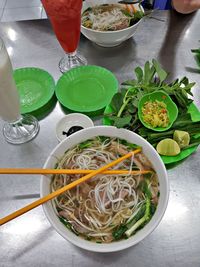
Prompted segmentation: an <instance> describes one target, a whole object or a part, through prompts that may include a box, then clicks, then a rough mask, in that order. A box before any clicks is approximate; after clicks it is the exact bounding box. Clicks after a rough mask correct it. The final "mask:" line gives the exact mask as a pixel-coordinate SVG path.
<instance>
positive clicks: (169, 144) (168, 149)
mask: <svg viewBox="0 0 200 267" xmlns="http://www.w3.org/2000/svg"><path fill="white" fill-rule="evenodd" d="M156 150H157V152H158V153H159V154H160V155H163V156H176V155H178V154H179V153H180V152H181V150H180V147H179V145H178V143H177V142H176V141H175V140H173V139H170V138H166V139H164V140H162V141H160V142H159V143H158V144H157V147H156Z"/></svg>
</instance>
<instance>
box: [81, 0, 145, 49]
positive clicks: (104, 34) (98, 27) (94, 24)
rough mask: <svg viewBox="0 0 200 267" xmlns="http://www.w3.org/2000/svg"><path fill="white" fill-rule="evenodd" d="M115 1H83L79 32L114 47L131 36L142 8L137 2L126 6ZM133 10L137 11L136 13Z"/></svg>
mask: <svg viewBox="0 0 200 267" xmlns="http://www.w3.org/2000/svg"><path fill="white" fill-rule="evenodd" d="M117 2H118V1H114V0H101V1H99V0H98V1H97V0H95V1H89V0H86V1H84V2H83V8H82V16H81V33H82V34H83V35H84V36H85V37H86V38H88V39H89V40H90V41H92V42H94V43H96V44H97V45H100V46H103V47H114V46H117V45H120V44H121V43H122V42H124V41H126V40H128V39H129V38H131V37H132V36H133V35H134V34H135V32H136V30H137V28H138V25H139V24H140V22H141V21H142V16H144V9H143V7H142V6H140V5H139V4H134V5H132V6H130V7H129V8H127V6H123V5H121V4H118V3H117ZM129 9H130V11H129ZM132 9H133V10H134V11H132ZM102 10H103V11H102ZM134 12H137V15H136V13H134ZM138 17H139V18H138Z"/></svg>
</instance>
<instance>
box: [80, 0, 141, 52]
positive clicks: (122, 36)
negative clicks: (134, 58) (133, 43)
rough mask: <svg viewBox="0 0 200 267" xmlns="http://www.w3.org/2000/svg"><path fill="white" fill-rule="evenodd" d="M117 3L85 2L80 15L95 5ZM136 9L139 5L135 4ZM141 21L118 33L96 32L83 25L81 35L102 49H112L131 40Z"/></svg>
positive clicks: (108, 1) (102, 0) (104, 1)
mask: <svg viewBox="0 0 200 267" xmlns="http://www.w3.org/2000/svg"><path fill="white" fill-rule="evenodd" d="M116 2H118V1H112V0H98V1H97V0H96V1H95V0H94V1H92V2H91V1H90V2H89V1H87V0H86V1H85V2H84V3H83V8H82V13H83V12H84V11H85V10H86V9H87V8H88V7H91V5H92V6H94V5H95V4H98V5H100V4H107V3H108V4H112V3H116ZM135 7H136V9H139V5H138V4H135ZM141 21H142V19H141V20H139V21H138V22H137V23H136V24H134V25H133V26H131V27H128V28H126V29H123V30H118V31H96V30H92V29H89V28H86V27H84V26H83V25H81V33H82V34H83V35H84V36H85V37H87V38H88V39H89V40H90V41H92V42H94V43H96V44H98V45H100V46H104V47H113V46H117V45H119V44H121V43H122V42H124V41H126V40H128V39H129V38H131V37H132V36H133V35H134V34H135V32H136V30H137V27H138V25H139V23H140V22H141Z"/></svg>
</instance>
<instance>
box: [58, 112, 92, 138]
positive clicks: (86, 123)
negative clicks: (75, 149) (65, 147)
mask: <svg viewBox="0 0 200 267" xmlns="http://www.w3.org/2000/svg"><path fill="white" fill-rule="evenodd" d="M72 126H81V127H83V129H85V128H89V127H93V126H94V123H93V121H92V120H91V119H90V118H89V117H88V116H86V115H84V114H82V113H70V114H68V115H66V116H64V117H63V118H62V119H61V120H59V122H58V123H57V125H56V137H57V139H58V141H59V142H61V141H62V140H64V139H65V138H66V135H63V131H65V132H68V131H69V129H70V128H71V127H72Z"/></svg>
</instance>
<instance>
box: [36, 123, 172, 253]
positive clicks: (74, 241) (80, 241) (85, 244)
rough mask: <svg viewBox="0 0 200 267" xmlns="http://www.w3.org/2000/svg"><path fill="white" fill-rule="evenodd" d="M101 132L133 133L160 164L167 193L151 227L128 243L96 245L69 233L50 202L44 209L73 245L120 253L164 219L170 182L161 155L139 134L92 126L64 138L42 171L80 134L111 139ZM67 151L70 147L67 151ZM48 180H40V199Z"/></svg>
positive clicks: (118, 242) (148, 226)
mask: <svg viewBox="0 0 200 267" xmlns="http://www.w3.org/2000/svg"><path fill="white" fill-rule="evenodd" d="M101 129H107V130H106V131H112V133H111V132H110V136H114V135H113V131H114V132H115V135H117V132H119V135H122V136H123V134H124V131H125V132H128V134H129V135H130V133H131V135H132V134H133V135H134V136H135V137H137V138H136V139H138V140H140V142H143V144H144V146H145V148H146V149H148V150H149V151H150V152H149V153H150V154H152V156H153V157H154V158H155V159H157V160H158V162H157V163H156V165H155V166H154V167H156V168H158V166H159V167H160V172H161V174H160V176H159V177H162V178H161V179H162V180H160V179H159V177H158V179H159V183H160V189H161V181H162V190H163V191H164V192H165V194H163V195H162V194H161V196H160V201H159V203H158V207H157V209H156V212H155V214H154V215H153V217H152V219H151V220H150V222H148V224H147V225H145V227H144V228H142V229H141V230H140V231H138V232H137V233H136V234H135V235H133V236H131V237H130V238H128V239H126V240H120V241H117V242H113V243H109V244H97V243H93V242H91V241H87V240H84V239H82V238H80V237H78V236H76V235H75V234H74V233H72V232H71V231H70V230H68V229H67V228H66V227H65V226H64V225H63V224H62V223H61V222H60V221H59V219H58V216H57V215H56V213H55V211H54V208H53V206H52V204H51V202H48V203H45V204H43V210H44V213H45V215H46V217H47V219H48V221H49V222H50V224H51V225H52V226H53V227H54V229H55V230H56V231H57V232H58V233H59V234H60V235H61V236H62V237H63V238H64V239H66V240H67V241H69V242H71V243H72V244H74V245H76V246H78V247H80V248H82V249H85V250H88V251H93V252H101V253H105V252H106V253H108V252H115V251H120V250H123V249H126V248H129V247H131V246H133V245H136V244H137V243H139V242H140V241H141V240H143V239H144V238H146V237H147V236H148V235H149V234H150V233H151V232H152V231H153V230H155V228H156V227H157V226H158V224H159V223H160V221H161V219H162V218H163V216H164V213H165V211H166V208H167V204H168V199H169V180H168V176H167V171H166V168H165V165H164V163H163V162H162V160H161V158H160V156H159V155H158V153H157V152H156V150H155V149H154V148H153V147H152V146H151V144H149V143H148V142H147V141H146V140H145V139H144V138H142V137H141V136H139V135H137V134H135V133H133V132H131V131H129V130H126V129H117V128H116V127H113V126H96V127H92V128H86V129H84V130H82V131H80V132H77V133H75V134H73V135H71V137H70V136H69V137H68V138H67V139H64V140H63V141H62V142H61V143H59V144H58V145H57V146H56V147H55V148H54V149H53V151H52V152H51V153H50V155H49V157H48V158H47V160H46V162H45V164H44V167H43V168H47V167H48V165H49V164H50V163H51V165H52V164H53V163H52V159H53V158H54V160H55V157H56V156H55V155H54V154H55V153H56V151H58V150H59V149H64V143H68V149H69V148H70V147H73V146H74V145H75V144H73V145H72V144H71V143H73V142H70V141H72V140H73V141H75V140H76V139H77V138H79V136H80V137H81V135H82V136H84V134H83V133H85V134H86V135H87V132H90V134H92V133H95V134H92V136H93V137H95V136H100V135H104V136H105V135H106V136H109V134H107V133H104V134H102V133H100V134H99V132H101ZM102 131H104V130H102ZM133 135H132V136H133ZM92 136H88V137H87V138H83V139H82V140H80V141H79V142H77V141H76V142H75V143H76V144H78V143H80V142H82V141H83V140H87V139H89V138H91V137H92ZM119 138H123V137H119ZM71 139H72V140H71ZM79 139H80V138H79ZM127 139H128V138H127ZM65 150H67V148H65ZM47 179H49V178H48V177H45V176H42V177H41V181H40V195H41V197H43V196H45V192H44V191H45V189H46V188H47V185H46V182H48V181H47ZM48 192H50V190H49V189H48ZM48 192H47V193H48ZM161 202H162V203H161ZM54 219H55V220H54Z"/></svg>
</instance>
